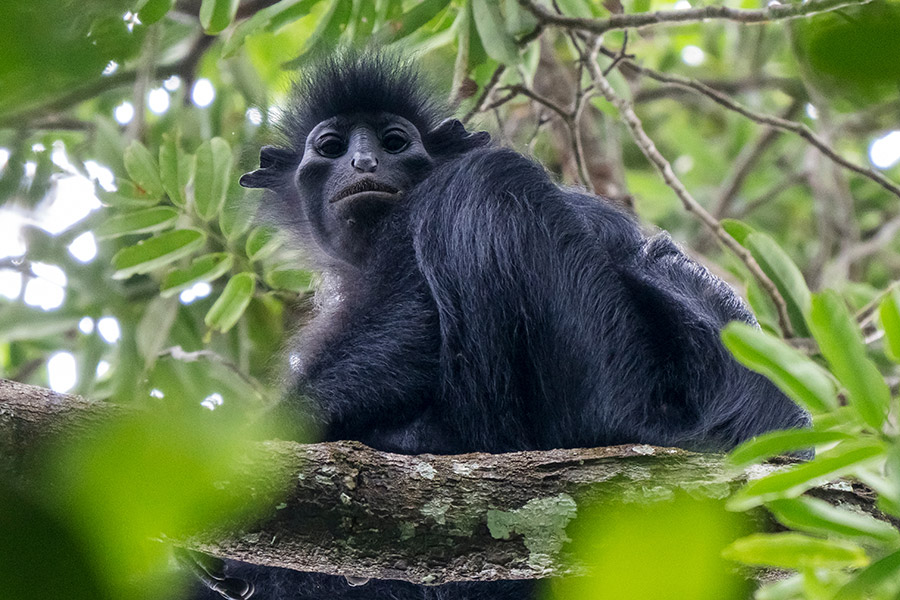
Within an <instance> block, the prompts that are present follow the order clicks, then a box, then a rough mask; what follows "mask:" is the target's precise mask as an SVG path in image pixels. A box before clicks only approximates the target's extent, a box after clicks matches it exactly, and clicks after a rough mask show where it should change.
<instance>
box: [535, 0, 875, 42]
mask: <svg viewBox="0 0 900 600" xmlns="http://www.w3.org/2000/svg"><path fill="white" fill-rule="evenodd" d="M871 1H872V0H808V1H807V2H802V3H797V4H781V3H779V2H771V3H769V5H768V6H767V7H766V8H761V9H757V10H742V9H736V8H730V7H727V6H703V7H700V8H688V9H685V10H661V11H656V12H649V13H632V14H616V15H610V16H609V17H608V18H606V19H589V18H581V17H566V16H563V15H559V14H556V13H553V12H551V11H549V10H547V9H546V8H544V7H543V6H541V5H540V4H538V3H537V2H536V1H535V0H519V4H521V5H522V6H524V7H525V8H526V9H527V10H529V11H530V12H531V14H533V15H534V16H535V17H536V18H537V20H538V23H539V24H540V27H546V26H552V27H561V28H564V29H570V30H576V31H583V32H587V33H591V34H594V35H602V34H604V33H606V32H607V31H612V30H616V29H631V28H634V29H639V28H641V27H648V26H650V25H662V24H677V23H696V22H699V21H705V20H707V19H713V20H724V21H736V22H738V23H767V22H770V21H782V20H786V19H796V18H798V17H806V16H810V15H815V14H818V13H822V12H828V11H834V10H840V9H842V8H848V7H853V6H861V5H864V4H868V3H869V2H871Z"/></svg>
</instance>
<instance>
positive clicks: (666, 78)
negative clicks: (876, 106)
mask: <svg viewBox="0 0 900 600" xmlns="http://www.w3.org/2000/svg"><path fill="white" fill-rule="evenodd" d="M622 64H623V65H624V64H627V65H628V67H629V68H634V69H635V70H637V71H638V72H639V73H641V74H643V75H646V76H648V77H650V78H652V79H655V80H656V81H661V82H664V83H669V84H673V85H678V86H682V87H684V88H687V89H691V90H694V91H697V92H700V93H701V94H703V95H704V96H706V97H708V98H710V99H711V100H713V101H714V102H716V103H717V104H720V105H721V106H724V107H725V108H727V109H729V110H732V111H734V112H736V113H738V114H739V115H742V116H744V117H746V118H748V119H750V120H751V121H753V122H755V123H759V124H760V125H768V126H769V127H773V128H775V129H780V130H782V131H789V132H791V133H794V134H796V135H798V136H800V137H801V138H803V139H804V140H806V141H807V142H809V143H810V144H811V145H812V146H813V147H815V148H816V149H817V150H818V151H819V152H821V153H822V154H824V155H825V156H826V157H828V158H829V159H830V160H832V161H833V162H835V163H837V164H839V165H840V166H842V167H844V168H845V169H848V170H850V171H853V172H854V173H857V174H859V175H862V176H863V177H866V178H867V179H871V180H872V181H874V182H875V183H877V184H878V185H880V186H881V187H883V188H884V189H886V190H887V191H889V192H890V193H892V194H894V195H895V196H897V197H898V198H900V186H898V185H897V184H896V183H894V182H893V181H891V180H890V179H888V178H887V177H885V176H884V175H882V174H881V173H879V172H877V171H875V170H874V169H869V168H866V167H861V166H859V165H857V164H855V163H853V162H851V161H849V160H847V159H846V158H843V157H842V156H841V155H840V154H838V153H837V151H836V150H835V149H834V148H832V147H831V146H830V145H829V144H828V143H827V142H826V141H825V140H824V139H822V138H821V137H820V136H818V135H816V134H815V133H813V131H812V130H811V129H810V128H809V127H807V126H806V125H805V124H803V123H798V122H796V121H790V120H788V119H783V118H781V117H773V116H771V115H766V114H763V113H759V112H756V111H754V110H751V109H749V108H747V107H746V106H744V105H743V104H740V103H739V102H737V101H736V100H734V99H733V98H731V97H730V96H727V95H726V94H723V93H722V92H720V91H718V90H714V89H713V88H711V87H709V86H708V85H706V84H704V83H701V82H699V81H697V80H695V79H689V78H687V77H681V76H679V75H669V74H664V73H660V72H658V71H654V70H653V69H648V68H646V67H642V66H640V65H638V64H636V63H635V62H633V61H625V60H623V61H622Z"/></svg>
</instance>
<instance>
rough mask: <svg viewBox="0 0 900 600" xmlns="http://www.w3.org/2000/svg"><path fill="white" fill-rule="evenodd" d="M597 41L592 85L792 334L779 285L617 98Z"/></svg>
mask: <svg viewBox="0 0 900 600" xmlns="http://www.w3.org/2000/svg"><path fill="white" fill-rule="evenodd" d="M599 48H600V42H599V38H598V39H597V40H595V42H594V46H593V48H592V50H591V54H590V56H589V57H588V58H589V59H590V60H589V61H588V63H587V64H588V66H589V68H590V71H591V77H592V78H593V80H594V85H595V86H596V88H597V89H598V90H599V91H600V93H601V94H603V96H604V97H605V98H606V99H607V100H608V101H609V102H610V103H612V104H613V105H614V106H615V107H616V108H617V109H618V110H619V114H620V115H621V118H622V120H623V121H624V122H625V124H626V125H627V126H628V129H629V130H630V131H631V135H632V137H633V138H634V141H635V143H636V144H637V145H638V147H639V148H640V149H641V151H642V152H643V153H644V156H646V157H647V158H648V159H649V160H650V162H651V163H653V165H654V166H655V167H656V169H657V170H658V171H659V172H660V174H661V175H662V177H663V180H664V181H665V182H666V185H668V186H669V187H670V188H671V189H672V190H673V191H674V192H675V194H676V195H677V196H678V198H679V199H680V200H681V202H682V204H683V205H684V208H685V210H687V211H688V212H692V213H694V214H695V215H697V217H698V218H699V219H700V221H701V222H702V223H703V224H704V225H706V227H708V228H709V229H710V230H711V231H712V232H713V233H714V234H715V236H716V237H717V238H718V239H719V240H720V241H721V242H722V244H724V245H725V246H726V247H727V248H728V249H729V250H731V251H732V252H734V253H735V254H736V255H737V256H738V257H739V258H740V259H741V260H742V261H743V262H744V264H745V265H746V266H747V268H748V269H749V270H750V272H751V273H752V274H753V275H754V276H755V277H756V279H757V280H758V281H759V283H760V285H762V287H763V289H764V290H766V293H768V294H769V296H770V297H771V298H772V301H773V303H774V304H775V308H776V309H777V311H778V321H779V325H780V326H781V330H782V331H783V332H784V335H785V337H792V336H793V328H792V327H791V322H790V318H789V317H788V312H787V304H786V303H785V301H784V298H783V297H782V296H781V294H780V293H779V292H778V288H777V287H775V284H774V283H773V282H772V280H771V279H770V278H769V276H768V275H766V274H765V272H764V271H763V270H762V269H761V268H760V266H759V264H758V263H757V262H756V260H754V258H753V256H752V255H751V254H750V251H749V250H747V249H746V248H744V247H743V246H741V245H740V244H739V243H738V242H737V240H735V239H734V238H733V237H731V235H729V234H728V232H727V231H725V229H723V228H722V224H721V223H719V221H718V220H717V219H716V218H715V217H713V216H712V215H711V214H709V213H708V212H707V211H706V209H704V208H703V207H702V206H701V205H700V203H699V202H697V200H696V199H694V197H693V196H691V193H690V192H689V191H688V190H687V188H686V187H685V186H684V184H683V183H682V182H681V181H680V180H679V179H678V177H677V176H676V175H675V172H674V171H673V170H672V165H671V164H669V161H667V160H666V159H665V157H663V155H662V154H660V152H659V150H657V148H656V144H654V143H653V140H652V139H650V137H649V136H648V135H647V133H646V132H645V131H644V127H643V125H642V124H641V120H640V118H638V116H637V114H635V112H634V109H633V108H632V107H631V104H630V103H629V102H628V101H627V100H625V99H624V98H620V97H619V96H618V95H617V94H616V92H615V91H614V90H613V88H612V86H611V85H610V83H609V81H607V79H606V77H604V76H603V72H602V71H601V69H600V65H599V64H598V63H597V60H596V57H597V53H598V52H599Z"/></svg>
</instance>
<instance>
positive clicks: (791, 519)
mask: <svg viewBox="0 0 900 600" xmlns="http://www.w3.org/2000/svg"><path fill="white" fill-rule="evenodd" d="M766 508H768V509H769V510H770V511H771V512H772V513H773V514H774V515H775V518H777V519H778V520H779V521H781V522H782V523H783V524H784V525H786V526H787V527H789V528H790V529H795V530H800V531H805V532H807V533H816V534H821V535H838V536H842V537H851V538H867V539H868V540H869V541H870V542H872V541H875V542H878V543H888V544H896V543H897V542H900V531H897V530H896V529H895V528H894V527H893V526H892V525H891V524H889V523H885V522H884V521H879V520H878V519H875V518H873V517H870V516H869V515H865V514H862V513H858V512H851V511H849V510H844V509H842V508H837V507H835V506H832V505H831V504H829V503H827V502H825V501H824V500H819V499H817V498H810V497H808V496H801V497H800V498H792V499H790V500H774V501H772V502H768V503H766Z"/></svg>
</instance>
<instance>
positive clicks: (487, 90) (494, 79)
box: [462, 65, 511, 124]
mask: <svg viewBox="0 0 900 600" xmlns="http://www.w3.org/2000/svg"><path fill="white" fill-rule="evenodd" d="M504 71H506V65H500V66H498V67H497V68H496V69H494V74H493V75H491V79H490V81H488V82H487V85H485V86H484V89H483V90H481V95H480V96H478V100H476V101H475V104H474V105H473V106H472V108H471V109H470V110H469V112H467V113H466V114H465V116H464V117H463V118H462V122H463V124H468V123H469V121H471V120H472V118H473V117H475V115H477V114H478V113H479V112H481V111H483V110H486V109H485V108H484V104H485V102H487V99H488V98H489V97H490V95H491V94H492V93H493V91H494V88H496V87H497V84H498V83H500V78H501V77H502V76H503V73H504ZM510 99H511V98H510Z"/></svg>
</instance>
